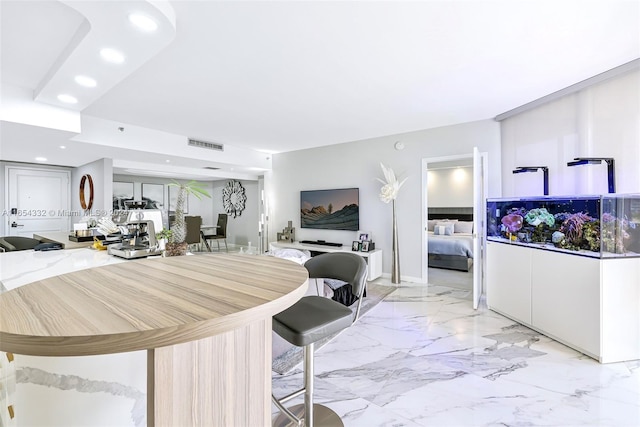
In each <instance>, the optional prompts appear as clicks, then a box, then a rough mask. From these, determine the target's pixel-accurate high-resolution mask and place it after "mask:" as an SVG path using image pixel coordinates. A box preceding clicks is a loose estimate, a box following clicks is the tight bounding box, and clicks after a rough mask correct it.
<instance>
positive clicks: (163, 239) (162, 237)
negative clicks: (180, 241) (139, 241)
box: [156, 228, 173, 251]
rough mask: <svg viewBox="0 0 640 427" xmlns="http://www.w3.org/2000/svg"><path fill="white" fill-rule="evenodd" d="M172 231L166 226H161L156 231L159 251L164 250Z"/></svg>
mask: <svg viewBox="0 0 640 427" xmlns="http://www.w3.org/2000/svg"><path fill="white" fill-rule="evenodd" d="M172 234H173V232H172V231H171V230H169V229H168V228H162V230H160V231H159V232H158V233H156V239H157V240H158V247H159V249H160V250H161V251H164V250H165V248H166V245H167V242H168V241H169V240H170V239H171V235H172Z"/></svg>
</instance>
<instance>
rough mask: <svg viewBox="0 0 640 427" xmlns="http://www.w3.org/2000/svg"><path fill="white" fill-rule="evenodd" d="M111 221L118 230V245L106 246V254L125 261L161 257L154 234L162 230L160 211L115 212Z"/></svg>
mask: <svg viewBox="0 0 640 427" xmlns="http://www.w3.org/2000/svg"><path fill="white" fill-rule="evenodd" d="M111 220H112V221H113V223H114V224H116V225H117V227H118V229H119V230H120V236H119V239H120V243H112V244H110V245H109V246H108V249H107V253H108V254H110V255H115V256H117V257H120V258H125V259H135V258H144V257H148V256H152V255H161V254H162V251H161V250H160V248H159V245H158V241H157V239H156V232H157V231H160V230H162V211H160V210H158V209H133V210H126V211H117V212H115V213H114V214H113V215H112V217H111ZM107 238H108V237H107Z"/></svg>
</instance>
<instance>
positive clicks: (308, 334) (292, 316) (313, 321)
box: [273, 295, 353, 347]
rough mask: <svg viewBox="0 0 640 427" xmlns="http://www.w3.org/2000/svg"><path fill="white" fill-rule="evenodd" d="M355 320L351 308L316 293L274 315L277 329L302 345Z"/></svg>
mask: <svg viewBox="0 0 640 427" xmlns="http://www.w3.org/2000/svg"><path fill="white" fill-rule="evenodd" d="M352 323H353V313H352V311H351V310H350V309H349V308H347V307H345V306H344V305H342V304H340V303H338V302H335V301H333V300H330V299H329V298H325V297H320V296H315V295H313V296H308V297H304V298H302V299H300V300H299V301H298V302H296V303H295V304H294V305H292V306H291V307H289V308H287V309H286V310H284V311H283V312H281V313H278V314H276V315H275V316H273V330H274V331H275V332H276V333H277V334H278V335H280V336H281V337H282V338H284V339H285V340H287V341H289V342H290V343H291V344H293V345H297V346H299V347H304V346H306V345H309V344H312V343H314V342H316V341H318V340H320V339H322V338H325V337H328V336H329V335H332V334H334V333H336V332H339V331H341V330H343V329H346V328H348V327H349V326H351V324H352Z"/></svg>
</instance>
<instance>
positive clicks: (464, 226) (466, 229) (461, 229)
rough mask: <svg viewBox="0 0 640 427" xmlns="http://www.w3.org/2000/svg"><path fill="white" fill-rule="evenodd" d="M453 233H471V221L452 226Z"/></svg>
mask: <svg viewBox="0 0 640 427" xmlns="http://www.w3.org/2000/svg"><path fill="white" fill-rule="evenodd" d="M453 232H454V233H466V234H471V233H473V221H458V222H456V223H454V224H453Z"/></svg>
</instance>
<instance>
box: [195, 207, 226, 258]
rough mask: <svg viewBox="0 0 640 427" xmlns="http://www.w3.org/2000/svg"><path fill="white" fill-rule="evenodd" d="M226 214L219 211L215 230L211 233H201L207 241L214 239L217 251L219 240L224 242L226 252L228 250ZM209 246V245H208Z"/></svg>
mask: <svg viewBox="0 0 640 427" xmlns="http://www.w3.org/2000/svg"><path fill="white" fill-rule="evenodd" d="M228 217H229V216H228V215H227V214H224V213H221V214H218V222H217V224H216V225H217V227H216V230H215V231H216V232H215V233H214V234H213V233H212V234H206V233H202V237H203V238H204V239H205V240H207V241H209V240H215V241H216V243H217V245H218V251H220V240H222V241H223V242H224V248H225V250H226V251H227V252H229V247H228V246H227V219H228ZM209 246H210V245H209Z"/></svg>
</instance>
